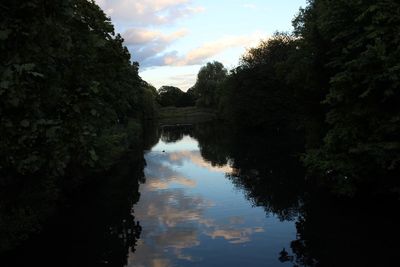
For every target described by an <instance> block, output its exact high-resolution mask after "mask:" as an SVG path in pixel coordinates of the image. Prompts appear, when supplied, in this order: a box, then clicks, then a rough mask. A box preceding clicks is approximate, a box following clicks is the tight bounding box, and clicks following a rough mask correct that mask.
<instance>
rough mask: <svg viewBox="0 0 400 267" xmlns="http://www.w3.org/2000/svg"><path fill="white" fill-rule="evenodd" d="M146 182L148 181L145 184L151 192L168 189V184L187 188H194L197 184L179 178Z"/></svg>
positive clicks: (184, 178) (173, 177)
mask: <svg viewBox="0 0 400 267" xmlns="http://www.w3.org/2000/svg"><path fill="white" fill-rule="evenodd" d="M148 180H149V181H148V182H147V183H146V187H147V188H148V189H149V190H151V191H154V190H162V189H168V188H169V186H170V184H172V183H175V184H180V185H184V186H187V187H196V184H197V183H196V181H193V180H191V179H188V178H186V177H180V176H172V177H168V178H167V179H166V180H156V179H148Z"/></svg>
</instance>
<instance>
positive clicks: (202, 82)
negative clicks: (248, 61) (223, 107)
mask: <svg viewBox="0 0 400 267" xmlns="http://www.w3.org/2000/svg"><path fill="white" fill-rule="evenodd" d="M226 76H227V70H226V69H225V67H224V65H223V64H222V63H220V62H218V61H214V62H212V63H211V62H208V63H207V64H206V65H205V66H203V67H201V69H200V71H199V73H198V74H197V80H196V83H195V85H194V86H193V87H192V88H191V89H189V90H188V92H189V93H190V94H192V95H194V96H195V98H196V99H197V100H196V105H197V106H200V107H216V106H217V104H218V102H219V94H220V92H219V90H220V86H221V84H222V82H223V81H224V80H225V78H226Z"/></svg>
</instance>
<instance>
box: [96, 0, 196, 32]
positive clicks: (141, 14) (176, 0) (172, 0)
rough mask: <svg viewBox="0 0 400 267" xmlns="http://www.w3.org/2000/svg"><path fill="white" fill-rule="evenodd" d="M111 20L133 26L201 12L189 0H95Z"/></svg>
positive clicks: (154, 23)
mask: <svg viewBox="0 0 400 267" xmlns="http://www.w3.org/2000/svg"><path fill="white" fill-rule="evenodd" d="M96 3H97V4H98V5H99V6H100V7H101V8H102V9H103V10H104V11H105V13H106V14H107V15H108V16H110V17H111V18H112V19H113V21H120V22H129V23H130V24H131V25H135V26H143V25H145V26H149V25H160V24H168V23H172V22H174V21H176V20H177V19H180V18H182V17H187V16H189V15H191V14H193V13H198V12H202V11H203V10H204V9H203V8H202V7H195V6H192V3H191V1H190V0H96Z"/></svg>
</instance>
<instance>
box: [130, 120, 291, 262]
mask: <svg viewBox="0 0 400 267" xmlns="http://www.w3.org/2000/svg"><path fill="white" fill-rule="evenodd" d="M178 130H179V129H178ZM178 130H177V129H173V130H172V132H171V131H170V129H163V130H162V135H161V138H160V141H159V143H158V144H157V145H156V146H154V147H153V148H152V149H151V151H149V152H147V153H146V155H145V158H146V162H147V166H146V168H145V176H146V182H145V183H144V184H143V185H141V188H140V192H141V199H140V201H139V202H138V203H137V204H136V205H134V207H133V210H134V214H135V217H136V218H137V219H138V220H139V221H140V222H141V225H142V226H143V228H142V232H141V239H140V240H139V242H138V244H137V247H136V252H135V253H131V254H130V255H129V259H128V266H132V267H134V266H135V267H136V266H137V267H139V266H243V264H244V263H249V262H251V264H252V265H251V266H265V264H269V266H274V265H276V266H281V265H282V264H281V263H280V262H279V260H278V258H277V256H276V255H278V253H279V251H280V249H281V247H282V246H288V245H289V244H290V241H291V240H292V239H293V238H294V237H295V226H294V223H293V222H284V223H281V222H279V219H278V218H277V217H275V216H274V215H273V214H271V215H270V217H269V218H266V216H265V211H264V210H263V209H262V208H258V207H253V206H252V203H251V202H249V201H248V199H246V197H245V195H244V194H243V192H242V190H238V188H237V187H235V186H234V185H233V184H232V183H231V181H230V180H229V179H226V177H227V176H229V175H232V174H233V173H234V170H233V168H232V166H230V165H229V164H211V162H210V161H207V160H206V159H204V157H203V156H202V152H201V151H200V148H199V143H198V141H197V140H196V139H194V138H193V137H194V135H195V131H193V128H190V127H185V128H184V129H183V131H181V132H180V133H179V131H178ZM228 162H229V160H228V159H226V163H228ZM282 233H283V234H282ZM260 251H263V253H262V254H260Z"/></svg>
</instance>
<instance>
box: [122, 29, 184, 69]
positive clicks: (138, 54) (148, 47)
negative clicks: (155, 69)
mask: <svg viewBox="0 0 400 267" xmlns="http://www.w3.org/2000/svg"><path fill="white" fill-rule="evenodd" d="M187 34H188V31H187V30H186V29H180V30H178V31H175V32H172V33H169V34H165V33H162V32H160V31H155V30H148V29H145V28H130V29H128V30H126V31H125V32H123V33H122V36H123V38H124V40H125V45H126V46H128V47H129V48H130V50H131V51H132V56H133V58H134V59H135V60H136V61H139V62H146V60H150V61H151V58H152V57H154V56H155V55H158V54H159V53H161V52H163V51H165V49H166V48H168V47H169V46H170V45H171V43H173V42H174V41H176V40H178V39H179V38H182V37H184V36H186V35H187Z"/></svg>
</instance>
